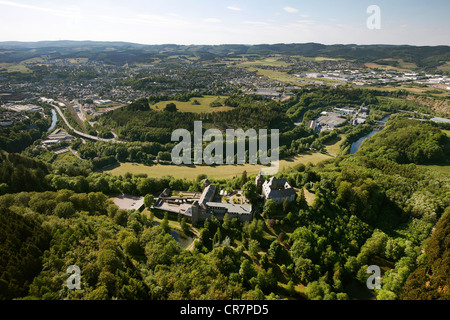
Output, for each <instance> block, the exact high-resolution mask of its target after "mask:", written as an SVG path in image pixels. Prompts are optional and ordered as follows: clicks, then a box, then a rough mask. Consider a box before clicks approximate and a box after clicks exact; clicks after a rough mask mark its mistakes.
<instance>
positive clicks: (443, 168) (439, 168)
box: [418, 165, 450, 174]
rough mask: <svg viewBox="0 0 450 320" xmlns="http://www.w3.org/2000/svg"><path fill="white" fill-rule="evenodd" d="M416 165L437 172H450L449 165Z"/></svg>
mask: <svg viewBox="0 0 450 320" xmlns="http://www.w3.org/2000/svg"><path fill="white" fill-rule="evenodd" d="M418 167H421V168H426V169H430V170H434V171H436V172H439V173H444V174H450V166H445V165H442V166H439V165H428V166H426V165H418Z"/></svg>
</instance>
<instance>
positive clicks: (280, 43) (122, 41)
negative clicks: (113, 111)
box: [0, 39, 450, 47]
mask: <svg viewBox="0 0 450 320" xmlns="http://www.w3.org/2000/svg"><path fill="white" fill-rule="evenodd" d="M8 42H9V43H23V44H25V43H30V44H33V43H36V44H38V43H43V42H55V43H56V42H97V43H124V44H134V45H141V46H168V45H175V46H226V45H241V46H261V45H269V46H272V45H292V44H318V45H323V46H352V45H354V46H409V47H449V46H450V45H448V44H436V45H417V44H406V43H404V44H388V43H371V44H358V43H333V44H325V43H321V42H311V41H309V42H273V43H255V44H249V43H218V44H204V43H203V44H202V43H191V44H180V43H152V44H148V43H139V42H131V41H124V40H69V39H64V40H35V41H22V40H0V44H2V43H8Z"/></svg>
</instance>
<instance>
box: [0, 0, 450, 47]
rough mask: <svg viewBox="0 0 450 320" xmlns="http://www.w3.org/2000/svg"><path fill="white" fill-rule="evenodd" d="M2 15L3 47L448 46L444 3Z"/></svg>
mask: <svg viewBox="0 0 450 320" xmlns="http://www.w3.org/2000/svg"><path fill="white" fill-rule="evenodd" d="M369 5H378V6H379V7H380V9H381V29H379V30H369V29H368V28H367V26H366V21H367V19H368V18H369V14H367V12H366V10H367V7H368V6H369ZM0 12H1V20H0V41H14V40H15V41H39V40H99V41H129V42H136V43H143V44H165V43H176V44H225V43H243V44H260V43H304V42H319V43H324V44H337V43H339V44H350V43H355V44H380V43H382V44H411V45H441V44H444V45H450V36H449V34H450V19H449V18H448V16H449V13H450V1H449V0H428V1H418V0H370V1H366V0H341V1H331V0H316V1H314V0H308V1H303V0H302V1H298V0H272V1H267V0H240V1H238V0H229V1H228V0H208V1H206V0H163V1H161V0H158V1H156V0H145V1H143V0H126V1H124V0H120V1H119V0H95V1H94V0H77V1H74V0H39V1H36V0H35V1H33V0H0Z"/></svg>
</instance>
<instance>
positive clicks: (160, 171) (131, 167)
mask: <svg viewBox="0 0 450 320" xmlns="http://www.w3.org/2000/svg"><path fill="white" fill-rule="evenodd" d="M327 159H331V157H330V156H328V155H325V154H322V153H312V154H303V155H298V156H296V157H293V158H290V159H287V160H280V170H284V169H288V168H290V167H295V166H296V165H298V164H300V163H303V164H308V163H309V162H311V163H313V164H317V163H319V162H322V161H324V160H327ZM260 169H261V165H250V164H246V165H221V166H194V165H192V166H175V165H167V166H163V165H154V166H145V165H143V164H137V163H122V164H121V165H120V166H118V167H116V168H114V169H111V170H108V171H105V173H111V174H112V175H115V176H120V175H122V176H123V175H125V174H126V173H127V172H129V173H131V174H133V175H136V174H147V175H148V176H149V177H154V178H162V177H166V176H173V177H176V178H184V179H190V180H193V179H196V178H197V176H198V175H200V174H206V175H207V176H208V177H209V178H216V179H231V178H233V177H237V176H240V175H241V174H242V172H244V171H247V174H248V175H252V174H257V173H258V172H259V170H260Z"/></svg>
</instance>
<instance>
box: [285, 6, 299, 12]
mask: <svg viewBox="0 0 450 320" xmlns="http://www.w3.org/2000/svg"><path fill="white" fill-rule="evenodd" d="M283 9H284V11H286V12H289V13H298V9H295V8H292V7H284V8H283Z"/></svg>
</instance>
